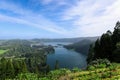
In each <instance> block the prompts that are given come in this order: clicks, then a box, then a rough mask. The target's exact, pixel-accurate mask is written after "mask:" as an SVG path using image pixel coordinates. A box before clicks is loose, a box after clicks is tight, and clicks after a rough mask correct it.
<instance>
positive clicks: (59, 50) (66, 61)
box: [45, 42, 86, 69]
mask: <svg viewBox="0 0 120 80" xmlns="http://www.w3.org/2000/svg"><path fill="white" fill-rule="evenodd" d="M45 44H46V45H53V46H58V45H57V44H70V43H66V42H64V43H63V42H62V43H61V42H52V43H45ZM54 49H55V53H51V54H48V55H47V64H49V65H50V68H51V69H54V66H55V63H56V60H58V61H59V67H60V68H69V69H72V68H75V67H78V68H81V69H84V68H85V67H86V56H85V55H83V54H81V53H78V52H75V51H73V50H67V49H65V48H64V47H63V46H58V47H54Z"/></svg>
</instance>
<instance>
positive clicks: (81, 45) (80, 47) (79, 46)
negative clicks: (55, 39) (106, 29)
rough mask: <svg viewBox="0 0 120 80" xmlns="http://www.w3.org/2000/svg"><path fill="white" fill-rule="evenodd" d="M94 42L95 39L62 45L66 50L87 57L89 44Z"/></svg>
mask: <svg viewBox="0 0 120 80" xmlns="http://www.w3.org/2000/svg"><path fill="white" fill-rule="evenodd" d="M95 40H96V39H94V40H90V39H84V40H82V41H78V42H75V43H73V44H69V45H64V47H65V48H66V49H71V50H75V51H77V52H79V53H81V54H84V55H87V54H88V51H89V48H90V44H93V43H94V42H95Z"/></svg>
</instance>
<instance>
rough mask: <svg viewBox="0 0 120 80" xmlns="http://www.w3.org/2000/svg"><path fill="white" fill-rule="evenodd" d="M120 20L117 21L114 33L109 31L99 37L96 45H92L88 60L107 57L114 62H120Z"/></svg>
mask: <svg viewBox="0 0 120 80" xmlns="http://www.w3.org/2000/svg"><path fill="white" fill-rule="evenodd" d="M119 42H120V22H117V23H116V26H115V28H114V31H113V33H112V32H110V31H107V32H106V33H105V34H103V35H102V36H101V38H100V39H97V40H96V42H95V45H94V46H93V47H91V48H92V49H90V51H89V54H88V58H87V62H88V63H89V62H91V61H93V60H96V59H99V58H101V59H104V58H107V59H109V60H110V61H112V62H120V43H119Z"/></svg>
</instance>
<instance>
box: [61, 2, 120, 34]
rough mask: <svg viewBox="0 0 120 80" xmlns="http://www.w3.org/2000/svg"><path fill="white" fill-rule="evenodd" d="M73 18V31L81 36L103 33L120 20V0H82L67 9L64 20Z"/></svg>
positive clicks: (111, 28)
mask: <svg viewBox="0 0 120 80" xmlns="http://www.w3.org/2000/svg"><path fill="white" fill-rule="evenodd" d="M69 20H72V23H73V25H74V26H75V27H73V29H72V31H73V32H74V34H77V35H81V36H97V35H101V34H102V33H103V32H105V31H107V30H108V29H110V30H113V26H114V25H115V23H116V21H118V20H120V0H110V1H109V2H108V1H107V0H96V1H95V0H82V1H78V2H77V3H76V5H73V6H72V7H71V8H69V9H68V10H66V11H65V12H64V15H63V21H69Z"/></svg>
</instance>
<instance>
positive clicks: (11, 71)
mask: <svg viewBox="0 0 120 80" xmlns="http://www.w3.org/2000/svg"><path fill="white" fill-rule="evenodd" d="M14 73H15V70H14V67H13V63H12V59H10V60H8V62H7V66H6V77H7V78H14V77H15V75H14Z"/></svg>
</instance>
